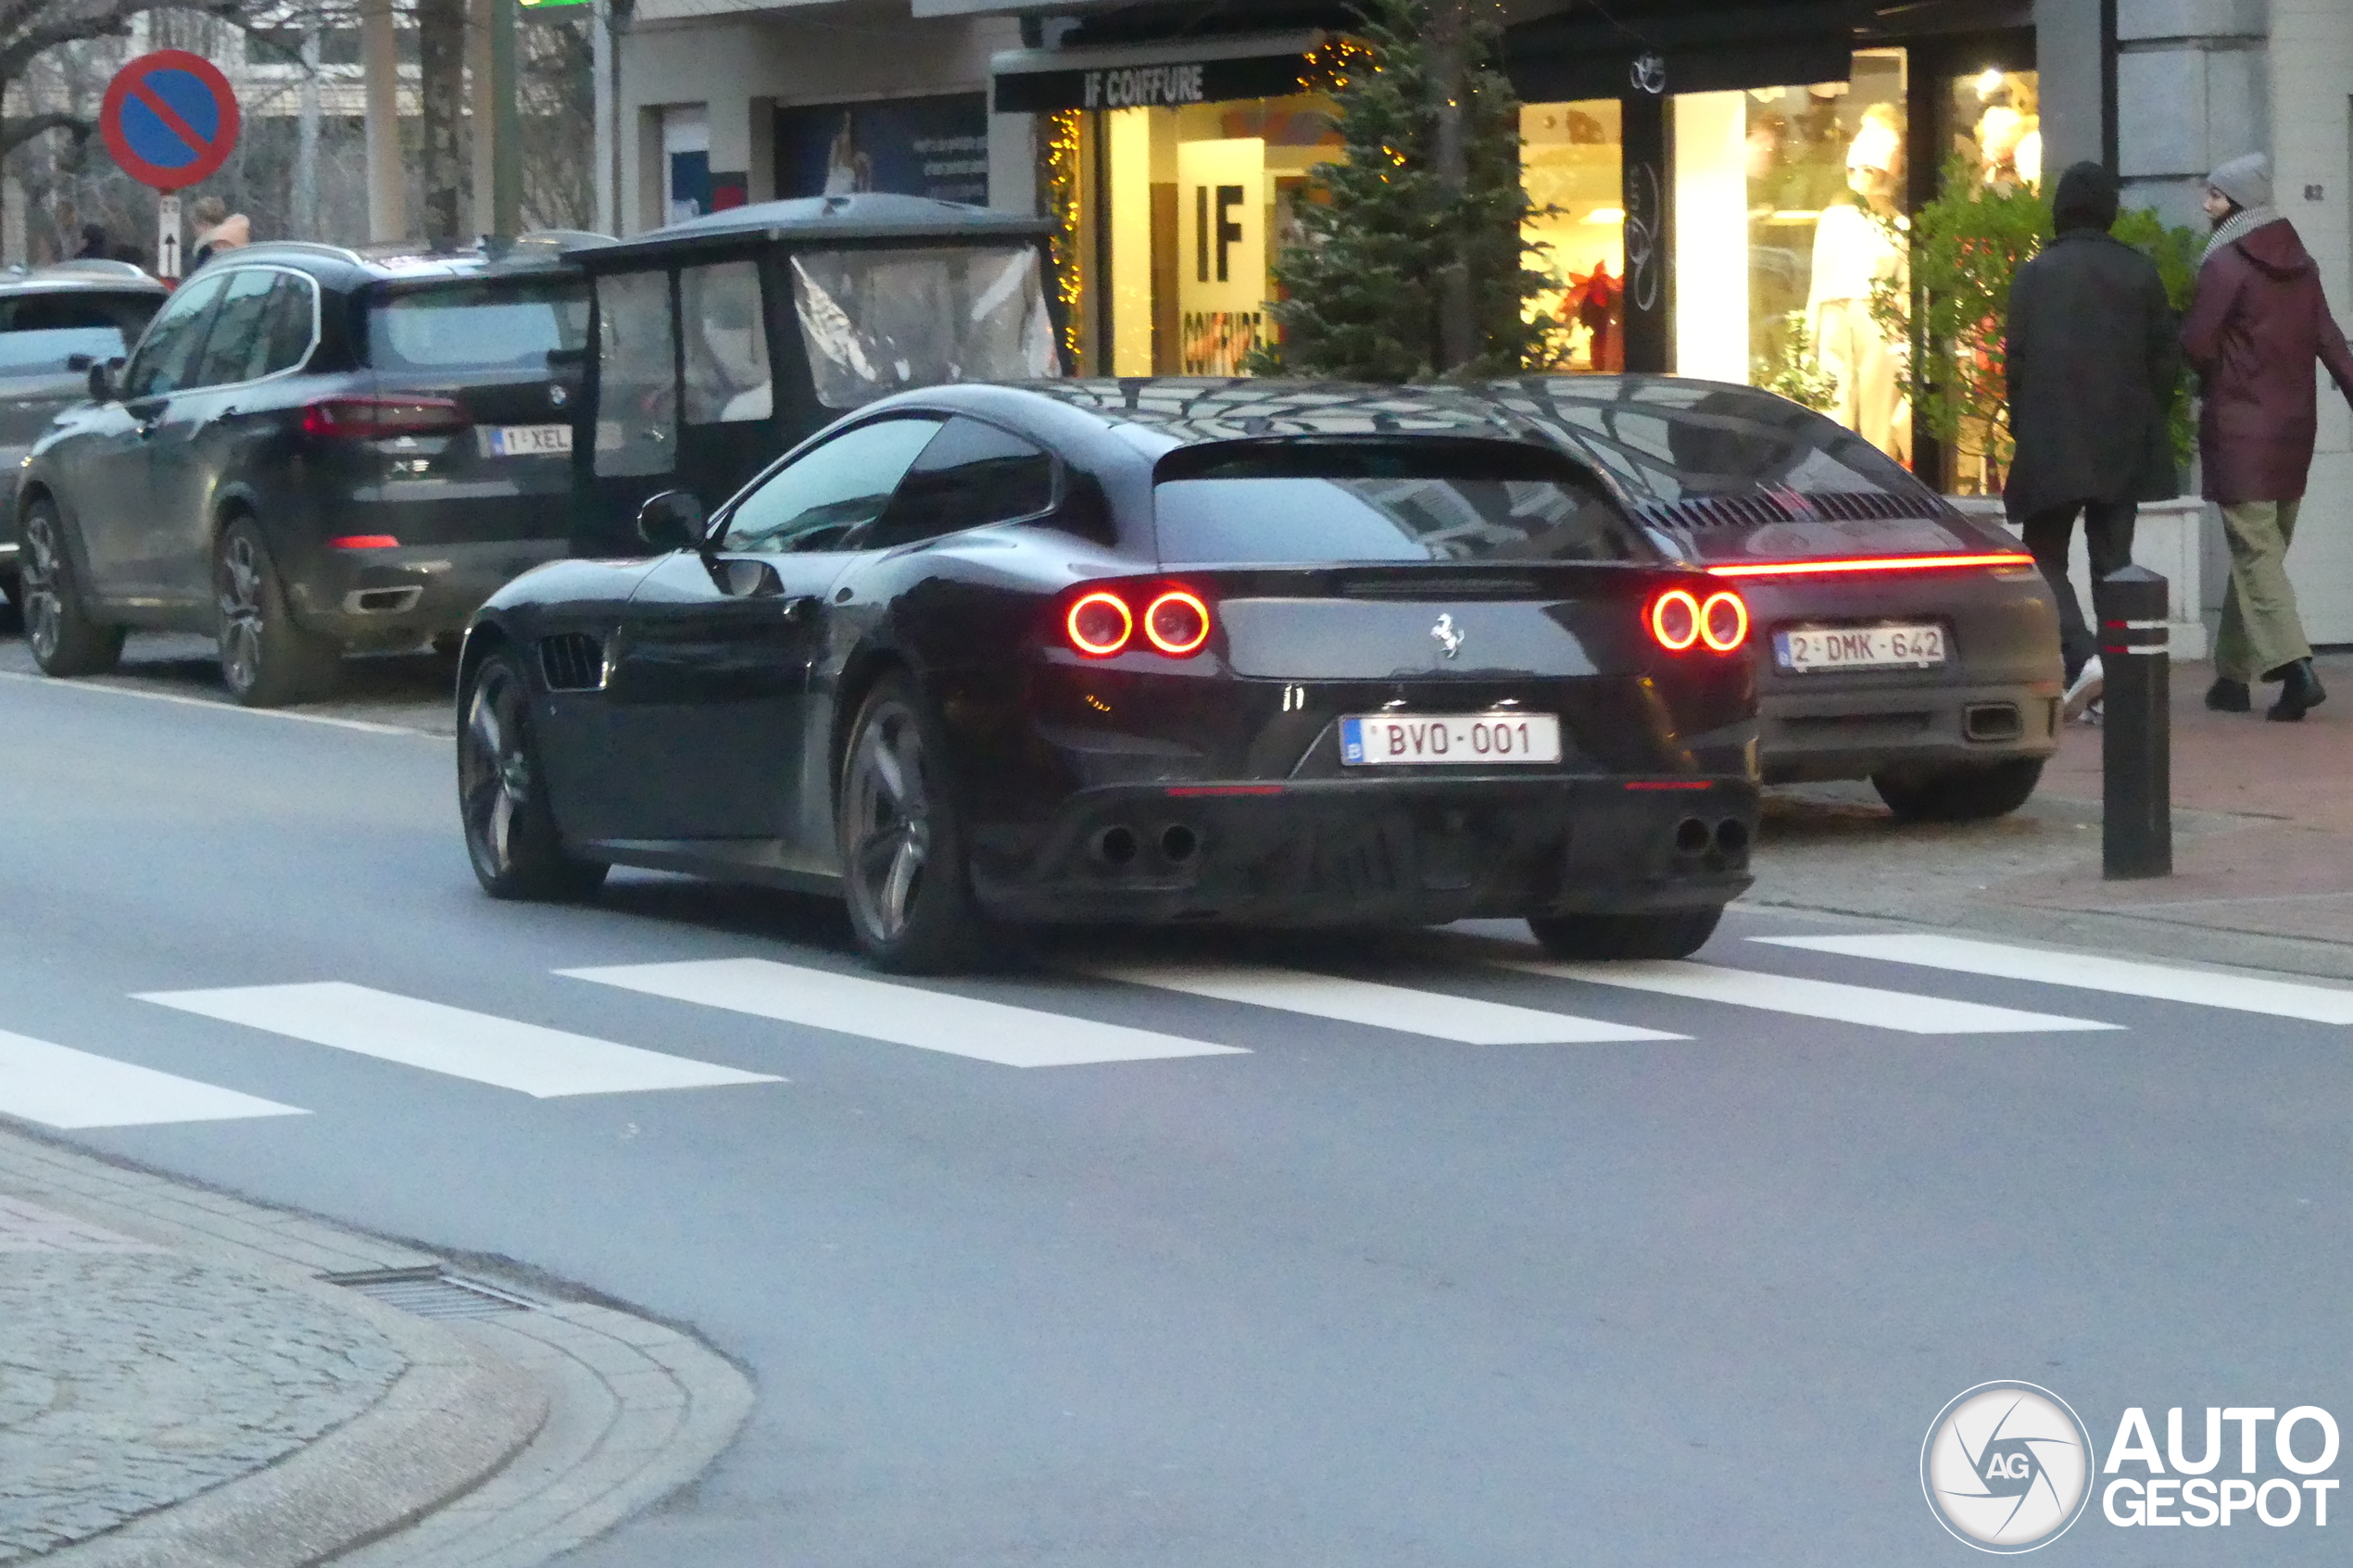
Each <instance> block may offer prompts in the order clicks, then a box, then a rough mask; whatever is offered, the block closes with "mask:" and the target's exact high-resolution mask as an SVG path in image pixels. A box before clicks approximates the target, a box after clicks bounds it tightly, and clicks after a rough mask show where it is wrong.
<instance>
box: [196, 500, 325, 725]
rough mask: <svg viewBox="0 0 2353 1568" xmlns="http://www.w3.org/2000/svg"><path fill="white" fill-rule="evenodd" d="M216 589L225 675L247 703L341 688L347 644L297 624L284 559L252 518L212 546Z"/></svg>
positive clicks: (273, 702) (276, 703) (278, 704)
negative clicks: (273, 553) (274, 554)
mask: <svg viewBox="0 0 2353 1568" xmlns="http://www.w3.org/2000/svg"><path fill="white" fill-rule="evenodd" d="M212 590H213V596H214V599H215V602H216V603H217V604H218V605H219V607H220V633H219V635H220V678H221V680H222V681H223V682H224V683H226V684H227V685H228V687H229V695H230V696H233V697H235V698H236V699H237V700H238V701H239V702H240V703H242V704H244V705H245V707H247V708H282V707H283V706H284V705H286V704H287V703H290V702H300V701H301V700H303V699H304V698H305V697H319V696H326V695H327V694H328V693H329V692H331V691H333V690H334V686H335V680H336V677H337V676H338V675H339V674H340V673H341V671H342V666H343V649H342V648H341V647H339V646H336V644H335V643H334V642H333V639H331V638H327V637H321V636H319V635H317V634H316V633H310V632H306V631H304V630H303V629H302V628H301V627H299V626H297V625H296V624H295V621H294V617H293V615H292V614H290V613H289V612H288V610H287V608H286V593H285V586H284V584H283V583H282V582H281V581H280V579H279V576H278V566H277V563H276V562H275V561H273V560H271V558H270V546H268V545H266V544H264V543H263V542H262V538H261V530H260V529H258V528H257V527H256V526H254V522H253V520H252V519H251V518H239V519H238V520H237V521H234V522H233V523H231V524H230V525H229V526H228V527H227V528H225V529H223V530H221V533H220V542H219V543H218V544H216V545H214V546H213V547H212Z"/></svg>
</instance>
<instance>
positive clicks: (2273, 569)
mask: <svg viewBox="0 0 2353 1568" xmlns="http://www.w3.org/2000/svg"><path fill="white" fill-rule="evenodd" d="M2302 505H2303V503H2302V502H2300V501H2241V502H2239V503H2238V504H2237V505H2236V506H2230V507H2224V508H2222V533H2223V536H2224V537H2225V538H2226V539H2228V540H2229V541H2230V546H2231V586H2230V590H2229V592H2227V593H2226V594H2224V595H2223V596H2222V625H2221V630H2220V631H2218V632H2216V633H2215V634H2214V673H2216V674H2217V675H2220V676H2221V677H2222V678H2223V679H2224V680H2227V681H2248V682H2252V681H2256V680H2259V679H2260V678H2262V677H2264V676H2267V675H2269V674H2270V673H2271V671H2274V670H2277V669H2279V668H2280V667H2281V666H2282V665H2284V664H2293V663H2295V662H2296V660H2297V659H2309V658H2311V657H2312V645H2311V644H2310V643H2309V642H2306V641H2305V640H2304V622H2303V621H2300V620H2298V619H2297V617H2296V587H2295V584H2293V583H2290V582H2289V581H2288V580H2287V547H2288V545H2289V544H2290V542H2291V541H2293V540H2294V539H2295V537H2296V511H2297V509H2298V508H2300V507H2301V506H2302Z"/></svg>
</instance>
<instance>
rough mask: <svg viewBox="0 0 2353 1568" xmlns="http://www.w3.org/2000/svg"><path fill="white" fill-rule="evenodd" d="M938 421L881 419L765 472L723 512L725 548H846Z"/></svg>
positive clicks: (856, 541) (877, 512) (854, 543)
mask: <svg viewBox="0 0 2353 1568" xmlns="http://www.w3.org/2000/svg"><path fill="white" fill-rule="evenodd" d="M937 433H939V421H938V420H881V421H879V422H878V423H875V424H870V425H860V426H859V427H858V428H857V429H855V430H850V431H845V432H843V433H841V434H839V435H837V436H836V437H834V438H833V439H832V440H831V441H828V442H826V443H825V444H824V445H822V446H820V447H818V448H816V449H815V450H814V451H812V452H808V453H805V454H803V455H802V456H801V457H800V458H799V459H797V460H796V461H794V462H792V463H789V464H787V465H786V466H785V467H784V468H781V469H779V470H776V471H775V472H774V473H773V474H771V475H769V476H768V478H767V479H766V480H765V481H763V482H762V483H761V485H760V486H759V488H757V489H755V490H753V491H752V492H751V493H750V494H749V495H746V496H745V497H744V498H743V499H742V500H741V501H740V502H738V503H737V504H736V507H735V508H734V510H732V511H730V512H729V513H728V514H727V534H726V538H725V540H724V546H725V547H726V548H727V549H730V550H846V549H853V548H860V547H862V546H864V545H865V544H866V543H867V541H866V540H864V539H862V538H861V537H859V535H860V534H862V533H863V532H864V531H865V529H866V526H867V524H869V523H871V522H873V521H875V519H876V518H878V517H880V516H881V515H882V512H883V508H885V507H886V506H887V505H888V504H889V502H890V495H891V492H892V491H894V490H896V489H898V488H899V481H900V478H901V477H902V476H903V475H904V474H905V473H906V472H907V470H908V469H909V468H910V467H911V466H912V465H913V463H914V461H915V458H916V456H917V455H918V454H919V453H921V452H922V451H923V449H924V448H925V446H926V445H929V444H930V442H931V439H932V437H933V436H935V435H937Z"/></svg>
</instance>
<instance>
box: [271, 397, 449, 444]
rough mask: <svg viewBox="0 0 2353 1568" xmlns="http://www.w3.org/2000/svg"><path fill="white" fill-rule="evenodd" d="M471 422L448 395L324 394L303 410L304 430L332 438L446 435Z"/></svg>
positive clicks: (377, 438)
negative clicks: (333, 395) (365, 395)
mask: <svg viewBox="0 0 2353 1568" xmlns="http://www.w3.org/2000/svg"><path fill="white" fill-rule="evenodd" d="M472 422H473V421H472V420H469V419H467V418H466V411H465V410H464V409H463V408H459V407H458V405H457V404H455V403H453V402H451V401H450V400H449V399H448V398H447V397H322V398H321V399H319V401H317V402H316V403H311V404H308V405H307V406H305V408H303V410H302V433H303V434H305V435H316V436H323V437H325V438H326V439H328V440H331V441H381V440H384V438H385V437H387V436H395V435H446V434H447V433H449V432H451V431H453V430H463V429H465V428H466V427H467V426H468V425H469V424H471V423H472Z"/></svg>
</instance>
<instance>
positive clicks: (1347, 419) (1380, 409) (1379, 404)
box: [1020, 376, 1529, 449]
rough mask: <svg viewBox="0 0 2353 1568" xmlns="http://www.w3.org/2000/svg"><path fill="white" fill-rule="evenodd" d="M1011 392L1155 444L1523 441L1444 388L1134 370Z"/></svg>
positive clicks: (1500, 416)
mask: <svg viewBox="0 0 2353 1568" xmlns="http://www.w3.org/2000/svg"><path fill="white" fill-rule="evenodd" d="M1020 390H1021V391H1024V392H1027V393H1030V394H1033V395H1037V396H1040V397H1046V398H1051V399H1052V400H1053V401H1055V402H1057V403H1062V404H1065V405H1067V406H1069V407H1071V408H1076V409H1078V410H1080V411H1081V412H1084V413H1088V414H1091V415H1093V416H1094V417H1095V418H1096V419H1098V420H1101V421H1102V422H1103V423H1105V424H1107V425H1126V426H1130V427H1134V428H1136V429H1138V430H1139V432H1146V433H1150V434H1151V436H1154V437H1157V438H1158V439H1157V440H1155V441H1153V443H1152V445H1164V447H1165V448H1172V449H1173V448H1175V447H1177V446H1191V445H1200V444H1202V443H1205V442H1212V441H1245V440H1253V439H1265V438H1266V437H1270V436H1276V437H1279V436H1306V437H1316V436H1344V435H1442V436H1455V437H1471V438H1479V439H1486V440H1499V441H1525V440H1528V439H1529V432H1528V431H1526V430H1525V429H1522V428H1521V427H1520V426H1519V425H1518V424H1517V422H1516V421H1515V420H1512V419H1511V418H1510V417H1509V416H1508V415H1506V414H1505V413H1504V411H1503V410H1502V409H1500V408H1497V407H1496V406H1495V405H1494V404H1493V403H1491V402H1490V401H1489V400H1487V399H1486V398H1483V397H1480V396H1478V395H1476V394H1473V393H1467V392H1466V391H1464V390H1462V389H1460V388H1456V387H1452V386H1368V385H1364V384H1361V383H1352V382H1314V381H1285V380H1278V379H1273V378H1246V377H1235V378H1230V379H1229V378H1222V377H1221V378H1212V377H1194V376H1139V377H1129V378H1126V379H1123V380H1110V379H1085V380H1071V381H1039V382H1025V383H1021V384H1020Z"/></svg>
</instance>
